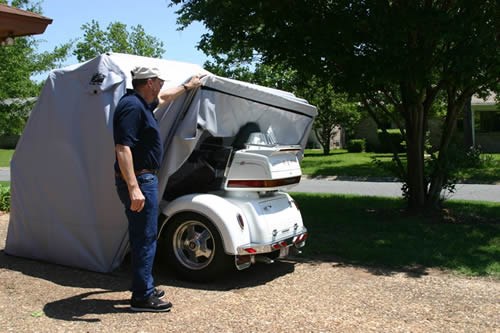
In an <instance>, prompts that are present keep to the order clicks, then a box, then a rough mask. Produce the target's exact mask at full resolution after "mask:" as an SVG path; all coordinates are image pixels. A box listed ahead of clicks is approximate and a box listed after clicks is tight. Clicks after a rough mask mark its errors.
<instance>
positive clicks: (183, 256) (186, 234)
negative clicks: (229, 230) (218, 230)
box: [172, 221, 215, 270]
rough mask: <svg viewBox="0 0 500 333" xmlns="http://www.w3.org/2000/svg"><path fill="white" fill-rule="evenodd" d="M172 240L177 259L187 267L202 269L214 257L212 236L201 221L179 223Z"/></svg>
mask: <svg viewBox="0 0 500 333" xmlns="http://www.w3.org/2000/svg"><path fill="white" fill-rule="evenodd" d="M172 241H173V244H172V245H173V250H174V254H175V256H176V257H177V260H178V261H179V262H180V263H181V264H182V265H183V266H185V267H187V268H189V269H192V270H200V269H203V268H205V267H207V266H208V265H210V263H211V262H212V260H213V259H214V256H215V242H214V237H213V235H212V232H210V229H209V228H208V227H207V226H206V225H205V224H203V223H202V222H199V221H185V222H183V223H181V224H180V225H179V227H177V229H176V230H175V233H174V237H173V238H172Z"/></svg>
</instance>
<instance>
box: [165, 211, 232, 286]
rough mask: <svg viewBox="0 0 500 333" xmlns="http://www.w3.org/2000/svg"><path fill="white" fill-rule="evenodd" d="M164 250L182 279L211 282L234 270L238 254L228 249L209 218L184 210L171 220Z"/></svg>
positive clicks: (169, 262)
mask: <svg viewBox="0 0 500 333" xmlns="http://www.w3.org/2000/svg"><path fill="white" fill-rule="evenodd" d="M162 234H163V235H164V237H162V243H163V244H162V247H161V248H162V249H165V251H166V259H167V262H168V264H169V267H172V268H174V270H175V272H176V273H177V274H178V275H180V276H181V277H182V278H184V279H187V280H192V281H211V280H213V279H215V278H216V277H217V276H219V275H220V276H223V275H224V274H225V273H227V272H228V271H230V270H231V269H232V268H233V270H234V267H235V264H234V256H230V255H227V254H226V253H225V252H224V247H223V244H222V239H221V236H220V234H219V231H218V230H217V228H215V226H214V224H213V223H212V222H211V221H210V220H209V219H207V218H206V217H204V216H202V215H199V214H196V213H182V214H179V215H177V216H174V217H173V218H172V219H171V220H170V221H168V222H167V225H166V231H165V233H162Z"/></svg>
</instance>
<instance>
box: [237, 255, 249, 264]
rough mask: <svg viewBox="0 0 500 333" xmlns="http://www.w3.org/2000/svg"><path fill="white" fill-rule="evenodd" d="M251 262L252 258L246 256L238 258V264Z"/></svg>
mask: <svg viewBox="0 0 500 333" xmlns="http://www.w3.org/2000/svg"><path fill="white" fill-rule="evenodd" d="M249 261H250V256H248V255H245V256H238V259H237V262H238V264H244V263H246V262H249Z"/></svg>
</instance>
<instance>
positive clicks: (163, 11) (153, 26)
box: [34, 0, 207, 79]
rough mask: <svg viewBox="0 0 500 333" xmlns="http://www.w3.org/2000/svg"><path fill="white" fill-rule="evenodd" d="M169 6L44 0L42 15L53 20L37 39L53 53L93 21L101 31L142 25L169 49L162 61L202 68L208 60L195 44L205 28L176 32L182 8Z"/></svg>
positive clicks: (160, 0)
mask: <svg viewBox="0 0 500 333" xmlns="http://www.w3.org/2000/svg"><path fill="white" fill-rule="evenodd" d="M169 4H170V1H169V0H142V1H140V0H120V1H113V0H43V2H42V11H43V13H42V15H43V16H46V17H48V18H51V19H52V20H53V21H52V24H49V25H48V26H47V29H46V30H45V33H43V34H42V35H37V36H34V37H36V38H37V39H38V40H42V42H41V43H40V44H39V51H51V50H53V49H54V47H55V46H58V45H61V44H63V43H67V42H68V41H70V40H75V39H77V38H82V37H83V31H82V30H81V26H82V25H83V24H85V23H89V22H91V21H92V20H96V21H97V22H99V25H100V27H101V29H102V30H104V29H106V28H107V26H108V24H109V23H111V22H116V21H119V22H121V23H124V24H126V25H127V27H128V28H129V31H130V28H131V27H132V26H136V25H137V24H141V25H142V26H143V27H144V30H145V32H146V33H147V34H148V35H152V36H154V37H156V38H158V39H159V40H161V41H162V42H163V49H165V50H166V52H165V53H164V54H163V58H165V59H169V60H177V61H185V62H189V63H194V64H199V65H203V63H204V62H205V60H207V57H206V56H205V55H204V53H203V52H201V51H198V50H197V49H196V45H197V43H198V42H199V40H200V37H201V35H202V34H203V33H205V32H206V29H205V28H204V26H203V24H201V23H198V22H196V23H194V24H191V25H190V26H189V27H188V28H187V29H185V30H183V31H177V29H178V26H177V24H176V18H177V15H176V14H175V13H174V12H175V11H176V10H177V9H178V8H179V6H175V7H169ZM75 45H76V43H75ZM77 62H78V61H77V59H76V57H75V56H71V57H70V58H68V59H67V60H66V62H65V63H64V65H71V64H75V63H77ZM45 77H46V75H45ZM41 79H44V78H41Z"/></svg>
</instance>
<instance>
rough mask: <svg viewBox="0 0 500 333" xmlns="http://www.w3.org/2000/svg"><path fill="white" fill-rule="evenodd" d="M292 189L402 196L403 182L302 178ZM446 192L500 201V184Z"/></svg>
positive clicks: (459, 186)
mask: <svg viewBox="0 0 500 333" xmlns="http://www.w3.org/2000/svg"><path fill="white" fill-rule="evenodd" d="M290 191H291V192H315V193H337V194H358V195H368V196H386V197H400V196H401V183H396V182H357V181H341V180H317V179H302V180H301V181H300V184H299V185H297V186H296V187H294V188H293V189H291V190H290ZM444 194H445V195H446V197H447V198H449V199H455V200H481V201H493V202H500V185H477V184H457V185H456V192H455V193H454V194H450V193H444Z"/></svg>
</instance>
